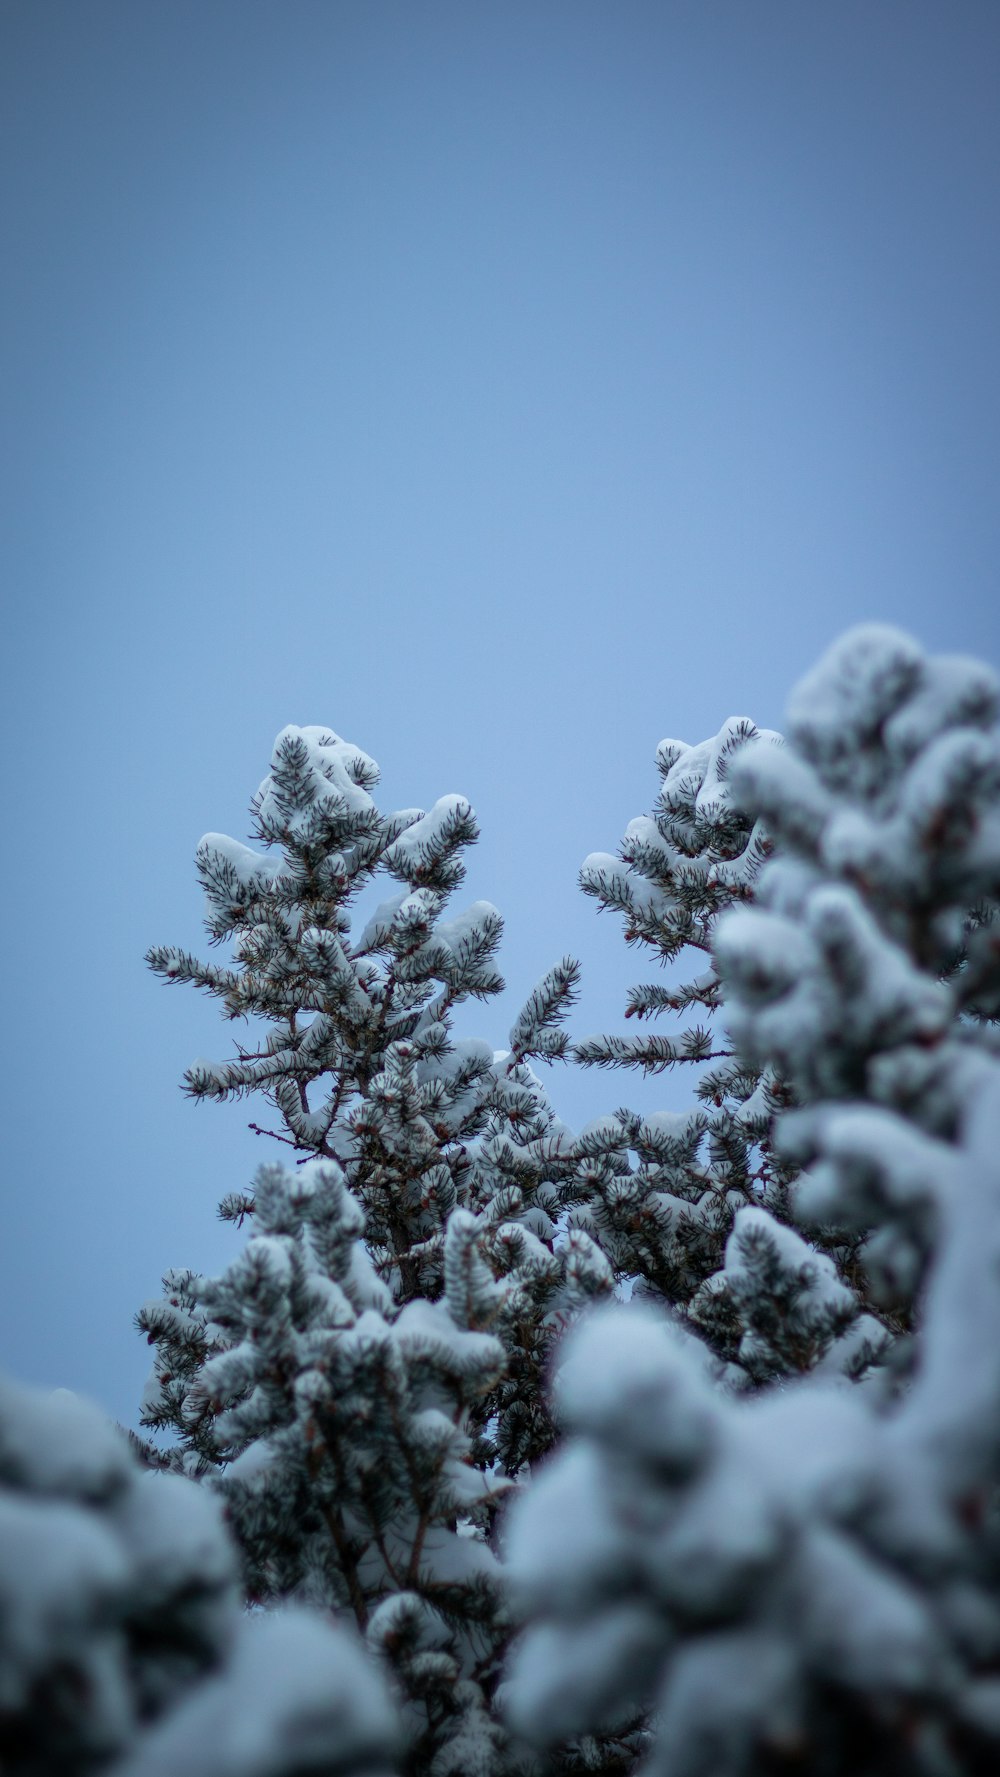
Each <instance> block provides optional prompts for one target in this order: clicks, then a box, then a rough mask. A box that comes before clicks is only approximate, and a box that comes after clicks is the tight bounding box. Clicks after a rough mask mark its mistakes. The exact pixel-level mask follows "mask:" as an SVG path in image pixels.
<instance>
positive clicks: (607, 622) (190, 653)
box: [0, 0, 1000, 1420]
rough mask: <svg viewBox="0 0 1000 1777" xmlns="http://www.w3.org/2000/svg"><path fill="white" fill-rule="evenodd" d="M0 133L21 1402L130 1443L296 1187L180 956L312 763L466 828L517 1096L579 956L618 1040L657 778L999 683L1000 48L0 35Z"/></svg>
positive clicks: (383, 29) (512, 27)
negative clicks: (190, 1311)
mask: <svg viewBox="0 0 1000 1777" xmlns="http://www.w3.org/2000/svg"><path fill="white" fill-rule="evenodd" d="M0 87H2V90H0V132H2V139H3V140H2V150H0V181H2V195H0V201H2V217H3V252H2V256H0V258H2V269H0V307H2V317H0V319H2V331H0V339H2V346H0V350H2V353H3V384H2V387H3V399H2V418H0V424H2V428H3V457H4V461H3V472H2V478H0V506H2V527H3V529H2V535H3V552H4V565H5V574H4V582H5V589H6V604H5V643H6V646H5V648H4V656H5V659H4V669H3V670H4V689H3V699H2V713H3V723H4V729H5V734H4V763H5V767H6V779H5V781H6V791H5V803H6V811H7V813H6V820H5V823H4V828H5V831H4V845H5V849H6V857H5V863H4V870H3V876H2V894H3V901H4V909H3V932H4V938H5V943H4V964H3V969H4V978H5V982H6V986H7V990H8V991H7V996H6V1013H5V1022H4V1032H5V1037H6V1048H7V1055H6V1060H5V1066H4V1071H3V1083H4V1091H5V1101H6V1102H5V1108H4V1113H3V1121H2V1132H3V1150H2V1156H3V1179H4V1185H3V1190H4V1204H3V1220H2V1224H0V1227H2V1237H0V1268H2V1269H0V1363H3V1364H4V1365H5V1366H6V1367H8V1368H11V1369H14V1370H15V1371H16V1372H18V1373H19V1374H20V1375H22V1376H23V1377H25V1378H28V1379H33V1380H37V1381H41V1382H45V1383H51V1384H60V1383H61V1384H65V1385H67V1386H70V1387H73V1388H79V1389H82V1390H85V1391H86V1392H89V1393H91V1394H93V1395H95V1396H97V1397H98V1398H99V1399H100V1400H102V1401H103V1402H104V1403H105V1404H106V1405H107V1406H108V1407H109V1408H110V1409H111V1410H112V1411H114V1412H115V1413H117V1414H118V1415H119V1416H121V1417H123V1418H126V1419H129V1420H134V1417H135V1412H136V1403H137V1400H138V1395H139V1391H140V1388H141V1384H142V1380H143V1378H144V1375H145V1372H146V1368H147V1358H148V1355H149V1354H148V1353H147V1352H146V1350H145V1348H144V1347H143V1346H142V1345H141V1343H140V1341H139V1340H138V1338H137V1337H136V1335H135V1334H134V1333H133V1332H132V1330H131V1326H130V1318H131V1315H132V1313H133V1311H134V1309H135V1307H136V1306H137V1305H138V1303H139V1302H140V1301H141V1300H142V1299H143V1298H144V1297H146V1296H148V1295H151V1294H153V1293H155V1291H156V1287H157V1282H158V1278H159V1274H160V1272H161V1270H162V1269H163V1268H164V1267H165V1266H166V1265H168V1264H181V1263H191V1264H194V1265H196V1266H198V1267H207V1266H211V1265H215V1264H217V1263H219V1262H220V1261H221V1260H222V1259H223V1257H224V1255H225V1253H226V1252H227V1251H228V1250H229V1244H230V1242H231V1240H232V1238H233V1237H232V1236H231V1235H230V1234H229V1233H228V1232H226V1231H225V1230H223V1229H221V1228H220V1227H219V1226H218V1224H217V1223H216V1222H215V1219H214V1210H215V1203H216V1200H217V1198H218V1197H219V1196H220V1195H221V1194H222V1193H223V1191H227V1190H231V1189H236V1188H238V1187H239V1186H241V1185H243V1184H244V1183H245V1182H246V1181H247V1179H248V1178H249V1176H250V1174H251V1173H252V1170H253V1168H254V1167H255V1165H256V1164H257V1163H258V1162H259V1161H260V1159H261V1158H263V1157H264V1156H263V1155H262V1153H261V1151H260V1147H261V1144H260V1143H259V1142H256V1141H255V1139H254V1138H253V1137H252V1136H250V1135H249V1134H247V1133H246V1131H245V1123H246V1120H247V1117H248V1115H251V1114H252V1112H248V1110H247V1108H246V1106H240V1107H235V1108H233V1109H228V1108H227V1109H223V1110H220V1109H216V1108H213V1107H195V1106H192V1105H191V1104H189V1103H188V1102H187V1101H185V1100H184V1099H183V1098H182V1097H181V1095H180V1093H179V1092H178V1090H177V1085H176V1082H177V1080H178V1079H179V1076H180V1074H181V1072H182V1070H183V1068H184V1066H185V1065H187V1063H188V1062H190V1061H191V1060H193V1059H194V1058H195V1056H197V1055H198V1054H203V1053H206V1054H212V1053H215V1054H222V1053H224V1052H225V1050H226V1040H225V1039H226V1032H225V1030H224V1028H223V1027H222V1026H221V1025H220V1024H219V1023H218V1021H217V1018H216V1014H215V1012H214V1010H213V1009H212V1007H211V1006H210V1005H208V1004H207V1003H206V1002H203V1001H200V1000H199V999H198V998H197V997H196V996H195V995H194V993H193V992H184V991H182V990H176V991H168V990H165V989H163V988H162V987H159V986H158V985H157V984H156V983H155V982H154V981H153V980H152V979H151V978H148V977H147V976H146V974H145V972H144V969H143V965H142V955H143V952H144V951H145V949H146V947H147V946H148V945H149V944H150V943H152V942H155V941H162V942H182V943H188V944H190V945H195V944H197V942H198V940H199V931H200V926H199V920H200V911H201V909H200V898H199V893H198V890H197V886H196V883H195V878H194V872H193V868H192V864H191V859H192V854H193V851H194V848H195V845H196V843H197V840H198V838H199V837H200V835H201V833H202V832H203V831H205V830H206V829H221V830H222V831H226V832H231V833H234V834H236V835H237V836H238V837H245V834H246V819H245V810H246V804H247V802H248V800H249V797H250V795H251V793H252V791H253V790H254V789H255V788H256V785H257V783H258V782H259V780H260V778H261V777H262V776H263V774H264V772H265V770H266V768H267V761H268V757H269V753H270V747H271V742H272V740H273V737H274V735H275V733H276V732H277V730H278V729H280V728H281V727H282V726H284V724H285V723H287V722H289V721H292V722H302V723H310V722H322V723H327V724H329V725H332V726H333V727H334V728H335V729H336V730H337V731H338V732H339V733H341V734H343V735H345V736H347V737H348V738H349V739H351V740H353V741H355V742H357V743H358V744H359V745H360V746H363V747H364V748H365V749H366V750H367V751H368V752H370V753H371V754H373V755H374V757H375V758H377V759H378V760H379V761H380V763H381V764H382V766H383V771H384V800H385V805H386V806H409V805H413V804H421V805H427V804H428V803H429V802H430V801H432V800H433V799H434V798H435V797H436V796H438V795H439V794H442V793H444V792H446V791H451V790H461V791H463V792H464V793H465V794H467V795H469V796H470V797H471V799H472V801H473V802H474V804H475V806H476V808H477V810H478V812H479V815H480V819H481V822H482V826H483V839H482V842H481V844H480V846H479V847H478V848H477V853H476V855H475V859H474V867H473V869H472V872H471V875H470V881H469V884H468V889H469V893H470V894H471V895H476V896H483V897H485V898H487V899H490V900H493V901H495V902H496V903H497V905H498V906H499V907H500V908H501V910H502V911H503V912H504V913H505V915H506V918H507V943H506V948H505V953H504V959H503V960H504V967H505V973H506V975H507V978H508V981H509V982H510V984H511V986H510V992H509V994H508V996H507V998H506V1000H505V1002H504V1004H503V1005H502V1006H501V1007H500V1008H499V1009H496V1008H495V1007H494V1008H489V1009H478V1010H477V1012H476V1015H475V1017H474V1018H473V1019H472V1021H471V1022H472V1026H473V1027H474V1028H476V1029H478V1031H479V1032H480V1034H482V1035H484V1036H487V1037H489V1038H491V1039H492V1040H493V1041H495V1042H496V1043H497V1044H498V1045H502V1044H503V1041H504V1037H505V1032H506V1030H507V1028H508V1026H509V1024H510V1021H511V1018H512V1016H513V1014H514V1012H515V1011H516V1009H517V1005H518V1004H519V1003H520V1000H521V998H522V997H523V996H524V994H526V993H527V991H528V990H529V988H530V987H531V985H532V983H533V981H534V979H535V977H536V976H537V975H538V974H539V973H540V972H541V971H542V970H543V969H544V968H545V966H546V965H547V964H548V963H549V962H550V961H552V960H554V958H555V957H557V956H558V955H560V954H561V953H562V952H563V951H564V950H566V949H567V948H568V949H571V950H574V951H576V952H577V953H578V954H579V955H580V956H581V957H582V958H583V961H584V964H585V971H586V973H585V990H584V995H583V1003H582V1005H581V1007H580V1011H579V1015H578V1017H577V1020H576V1029H577V1031H578V1032H580V1033H583V1032H586V1031H589V1030H593V1029H600V1028H602V1027H605V1028H607V1027H610V1026H612V1025H614V1024H616V1023H617V1022H619V1021H620V1014H621V1009H622V1006H623V1003H624V994H625V989H626V987H627V985H628V983H629V982H630V980H631V979H632V978H633V969H634V964H635V959H634V957H632V956H629V955H628V954H627V953H626V951H625V949H624V946H623V944H622V941H621V938H620V936H619V933H618V930H617V929H616V928H615V927H614V926H613V925H612V923H611V922H610V921H609V920H607V919H604V920H598V919H597V918H596V917H595V913H594V909H593V904H592V903H591V902H588V901H585V900H584V899H583V897H582V896H581V895H580V894H579V892H578V890H577V889H576V886H575V879H576V871H577V868H578V866H579V863H580V861H581V859H582V858H583V856H584V855H585V854H586V853H587V852H588V851H591V850H594V849H607V850H613V849H614V847H615V845H616V843H617V841H618V839H619V837H620V835H621V832H622V830H623V828H624V826H625V824H626V822H627V821H628V820H629V819H630V818H631V817H632V816H633V815H635V814H637V813H639V812H641V811H642V810H643V809H645V808H647V807H648V806H649V805H650V803H651V801H652V798H653V796H654V794H655V789H656V779H655V771H654V769H653V764H652V759H653V753H654V750H655V746H656V743H657V741H658V740H659V739H660V738H661V737H662V736H664V735H667V734H671V735H678V736H680V737H681V738H684V739H687V740H697V739H700V738H702V737H703V736H705V735H707V734H710V733H712V732H714V731H715V730H716V728H717V727H718V726H719V724H720V723H721V722H722V720H723V719H724V718H725V717H726V716H727V715H729V714H731V713H740V714H743V713H745V714H749V715H753V716H754V717H755V718H756V720H757V721H759V722H760V723H762V724H767V725H770V726H780V724H781V718H782V711H783V707H784V700H785V697H786V694H787V691H788V689H789V688H790V686H791V684H792V682H793V681H794V680H795V679H796V678H797V677H798V676H799V674H800V673H801V672H802V671H803V670H804V669H805V668H806V667H808V666H809V665H810V664H811V663H812V661H813V660H814V658H815V657H816V655H817V654H818V652H819V651H820V650H821V649H822V648H824V647H825V646H826V645H827V644H828V643H829V642H830V641H831V640H832V639H833V637H834V636H835V635H836V634H837V633H838V632H839V631H840V630H841V629H842V628H844V627H845V626H846V625H848V624H850V623H853V622H856V621H858V620H861V619H867V618H879V619H883V620H888V621H890V622H895V623H899V624H901V625H903V626H905V627H907V628H908V629H910V630H911V631H913V632H914V633H915V634H916V635H917V636H918V637H919V638H920V639H921V640H922V641H924V642H925V643H926V644H927V645H929V646H930V647H932V648H934V649H947V650H950V651H955V650H958V651H963V652H972V653H977V654H980V655H985V656H987V657H988V658H991V659H993V660H994V661H995V662H997V663H1000V600H998V595H997V563H998V559H1000V552H998V548H997V544H998V528H1000V518H998V514H1000V501H998V497H997V496H998V469H1000V449H998V444H1000V336H998V317H1000V8H998V6H997V5H996V3H995V0H958V3H957V4H953V5H944V4H942V3H941V0H753V4H746V3H745V0H653V3H646V0H601V3H599V4H595V3H593V0H471V3H470V0H456V3H454V4H445V3H442V0H422V3H420V4H414V0H403V3H401V4H393V3H389V0H357V3H346V0H343V3H342V0H283V3H280V4H279V0H266V3H265V0H141V3H137V0H2V4H0ZM553 1087H554V1090H555V1092H556V1097H557V1102H558V1103H559V1104H560V1105H561V1106H562V1107H563V1109H564V1114H566V1115H567V1117H568V1118H569V1120H570V1121H572V1122H580V1121H583V1120H584V1119H585V1117H586V1116H588V1115H592V1114H597V1113H598V1112H600V1111H602V1110H606V1109H609V1108H613V1107H614V1106H615V1105H616V1104H618V1103H620V1102H622V1100H623V1099H624V1100H626V1101H627V1100H632V1101H635V1099H636V1096H637V1095H636V1093H635V1091H634V1089H633V1087H632V1085H631V1082H630V1081H629V1079H628V1077H627V1076H625V1077H620V1078H615V1077H612V1076H607V1075H597V1076H594V1075H591V1076H588V1077H586V1078H585V1079H584V1080H583V1081H582V1083H580V1082H573V1081H572V1080H568V1079H565V1076H556V1077H554V1079H553ZM653 1090H654V1097H655V1095H656V1094H657V1093H658V1094H659V1100H658V1101H659V1102H664V1103H666V1102H676V1100H675V1099H671V1097H670V1095H671V1094H675V1093H676V1092H677V1090H678V1088H677V1086H676V1085H675V1084H674V1083H672V1082H671V1083H662V1082H661V1083H660V1084H659V1085H658V1086H656V1087H655V1088H654V1089H653ZM681 1090H683V1087H682V1088H681Z"/></svg>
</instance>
